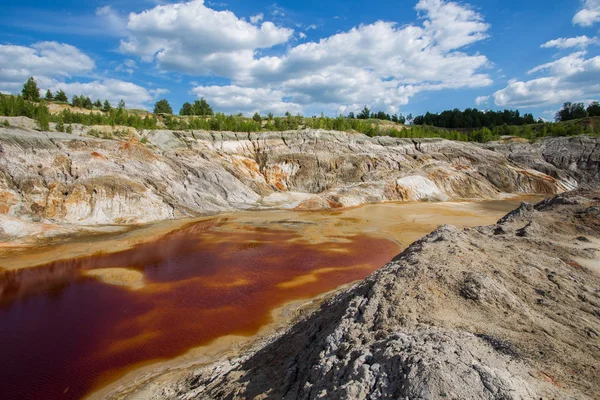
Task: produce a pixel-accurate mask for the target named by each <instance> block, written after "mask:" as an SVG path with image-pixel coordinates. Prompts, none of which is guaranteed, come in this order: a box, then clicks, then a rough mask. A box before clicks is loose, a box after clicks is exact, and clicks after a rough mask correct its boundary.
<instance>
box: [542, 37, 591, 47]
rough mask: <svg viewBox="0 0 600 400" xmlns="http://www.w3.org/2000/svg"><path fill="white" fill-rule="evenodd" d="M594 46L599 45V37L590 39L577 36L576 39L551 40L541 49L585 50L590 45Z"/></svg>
mask: <svg viewBox="0 0 600 400" xmlns="http://www.w3.org/2000/svg"><path fill="white" fill-rule="evenodd" d="M592 44H598V38H597V37H592V38H589V37H587V36H585V35H583V36H577V37H574V38H558V39H554V40H550V41H548V42H546V43H544V44H542V45H541V46H540V47H542V48H545V49H549V48H552V47H555V48H557V49H568V48H572V47H578V48H581V49H585V48H586V47H588V46H589V45H592Z"/></svg>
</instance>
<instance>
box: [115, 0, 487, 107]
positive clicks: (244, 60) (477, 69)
mask: <svg viewBox="0 0 600 400" xmlns="http://www.w3.org/2000/svg"><path fill="white" fill-rule="evenodd" d="M415 9H416V11H417V13H418V14H419V17H420V21H421V22H420V23H421V24H420V25H399V24H397V23H394V22H390V21H377V22H374V23H372V24H368V25H360V26H358V27H354V28H352V29H350V30H348V31H345V32H340V33H337V34H335V35H332V36H329V37H325V38H322V39H320V40H319V41H318V42H306V43H301V44H298V45H296V46H290V39H291V38H292V37H294V36H293V33H294V32H293V30H291V29H287V28H284V27H279V26H276V25H275V24H273V23H272V22H269V21H266V22H262V24H261V25H260V26H255V25H252V24H250V23H248V22H246V21H244V20H243V19H240V18H238V17H237V16H236V15H235V14H233V13H231V12H229V11H223V12H222V11H215V10H212V9H210V8H208V7H206V6H205V5H204V3H203V2H202V1H200V0H195V1H191V2H188V3H178V4H169V5H164V6H157V7H154V8H152V9H149V10H146V11H143V12H141V13H138V14H130V16H129V20H128V23H127V29H128V30H129V35H128V37H127V38H126V39H123V40H122V42H121V50H122V51H123V52H125V53H129V54H133V55H137V56H139V57H140V58H141V59H142V60H145V61H154V62H156V64H157V66H158V68H160V69H162V70H163V71H169V72H177V73H186V74H188V75H192V76H219V77H223V78H226V79H229V80H230V81H231V83H230V84H229V85H227V86H206V87H205V86H197V87H196V88H194V90H193V91H194V93H196V94H198V95H203V96H204V97H206V98H207V99H208V100H209V101H212V102H213V103H215V105H216V106H217V108H219V109H222V110H230V111H233V112H236V111H244V112H251V111H256V110H257V107H259V106H260V107H264V109H262V110H258V111H261V112H266V111H273V112H276V111H277V110H290V111H294V110H306V111H308V112H311V110H312V111H314V110H315V109H318V110H326V111H327V112H329V113H333V112H334V111H337V110H340V109H342V108H343V109H348V111H351V110H358V109H360V108H362V106H364V105H365V104H367V105H370V106H371V107H372V108H378V109H384V110H386V111H390V112H392V111H394V112H395V111H397V110H398V107H399V106H402V105H405V104H407V103H408V101H409V99H410V97H411V96H414V95H415V94H416V93H419V92H421V91H425V90H442V89H450V88H463V87H471V88H472V87H482V86H488V85H490V84H491V83H492V81H491V79H490V77H489V75H488V74H487V73H485V69H487V68H488V67H490V63H489V61H488V59H487V57H485V56H484V55H481V54H478V53H472V54H469V53H468V52H467V50H466V49H465V48H466V47H467V46H469V45H472V44H474V43H476V42H478V41H481V40H483V39H485V38H486V37H487V36H488V35H487V30H488V29H489V25H488V24H487V23H485V21H484V19H483V16H482V15H481V14H479V13H478V12H476V11H474V10H473V9H471V8H470V7H469V6H467V5H465V4H462V3H456V2H451V1H442V0H420V1H419V2H418V3H417V5H416V7H415ZM297 37H300V38H301V39H303V38H305V36H304V35H300V34H299V35H298V36H297ZM283 43H288V46H289V47H287V48H286V49H280V50H278V51H275V52H273V51H270V52H269V53H270V54H271V55H268V56H261V52H260V51H259V50H260V49H270V48H271V47H274V46H277V45H279V44H283ZM228 95H230V99H229V100H228V97H227V96H228ZM234 99H235V100H234ZM242 99H243V101H242ZM236 107H239V108H236Z"/></svg>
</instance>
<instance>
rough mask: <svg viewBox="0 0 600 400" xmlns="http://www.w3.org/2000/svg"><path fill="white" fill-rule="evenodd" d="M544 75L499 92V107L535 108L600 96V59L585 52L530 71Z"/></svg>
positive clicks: (496, 95)
mask: <svg viewBox="0 0 600 400" xmlns="http://www.w3.org/2000/svg"><path fill="white" fill-rule="evenodd" d="M540 72H542V73H544V72H545V73H546V76H543V77H540V78H536V79H532V80H527V81H513V82H511V83H510V84H509V85H508V86H507V87H506V88H504V89H502V90H499V91H497V92H495V93H494V94H493V97H494V101H495V103H496V105H498V106H511V107H534V106H541V105H552V104H560V103H562V102H565V101H574V100H580V99H586V98H594V97H598V96H600V56H596V57H592V58H586V53H585V52H583V51H581V52H576V53H573V54H570V55H568V56H565V57H562V58H560V59H558V60H555V61H552V62H549V63H546V64H542V65H540V66H538V67H535V68H533V69H532V70H530V71H529V73H530V74H535V73H540Z"/></svg>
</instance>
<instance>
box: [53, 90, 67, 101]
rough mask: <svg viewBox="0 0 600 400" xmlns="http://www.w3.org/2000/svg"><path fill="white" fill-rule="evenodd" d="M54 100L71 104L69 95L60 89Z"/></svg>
mask: <svg viewBox="0 0 600 400" xmlns="http://www.w3.org/2000/svg"><path fill="white" fill-rule="evenodd" d="M54 100H56V101H62V102H65V103H68V102H69V98H68V97H67V94H66V93H65V92H64V91H63V90H62V89H60V90H59V91H58V92H56V96H54Z"/></svg>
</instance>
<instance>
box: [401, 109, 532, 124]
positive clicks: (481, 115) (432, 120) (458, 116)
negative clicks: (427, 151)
mask: <svg viewBox="0 0 600 400" xmlns="http://www.w3.org/2000/svg"><path fill="white" fill-rule="evenodd" d="M412 123H413V124H414V125H430V126H436V127H438V128H448V129H473V128H483V127H486V128H493V127H495V126H501V125H504V124H506V125H516V126H521V125H527V124H535V123H536V120H535V118H534V117H533V115H532V114H523V115H521V113H520V112H519V110H504V111H481V110H478V109H476V108H467V109H465V110H464V111H461V110H459V109H457V108H455V109H454V110H446V111H443V112H441V113H439V114H438V113H436V114H432V113H430V112H428V113H426V114H425V115H419V116H417V117H415V118H414V119H413V121H412Z"/></svg>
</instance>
